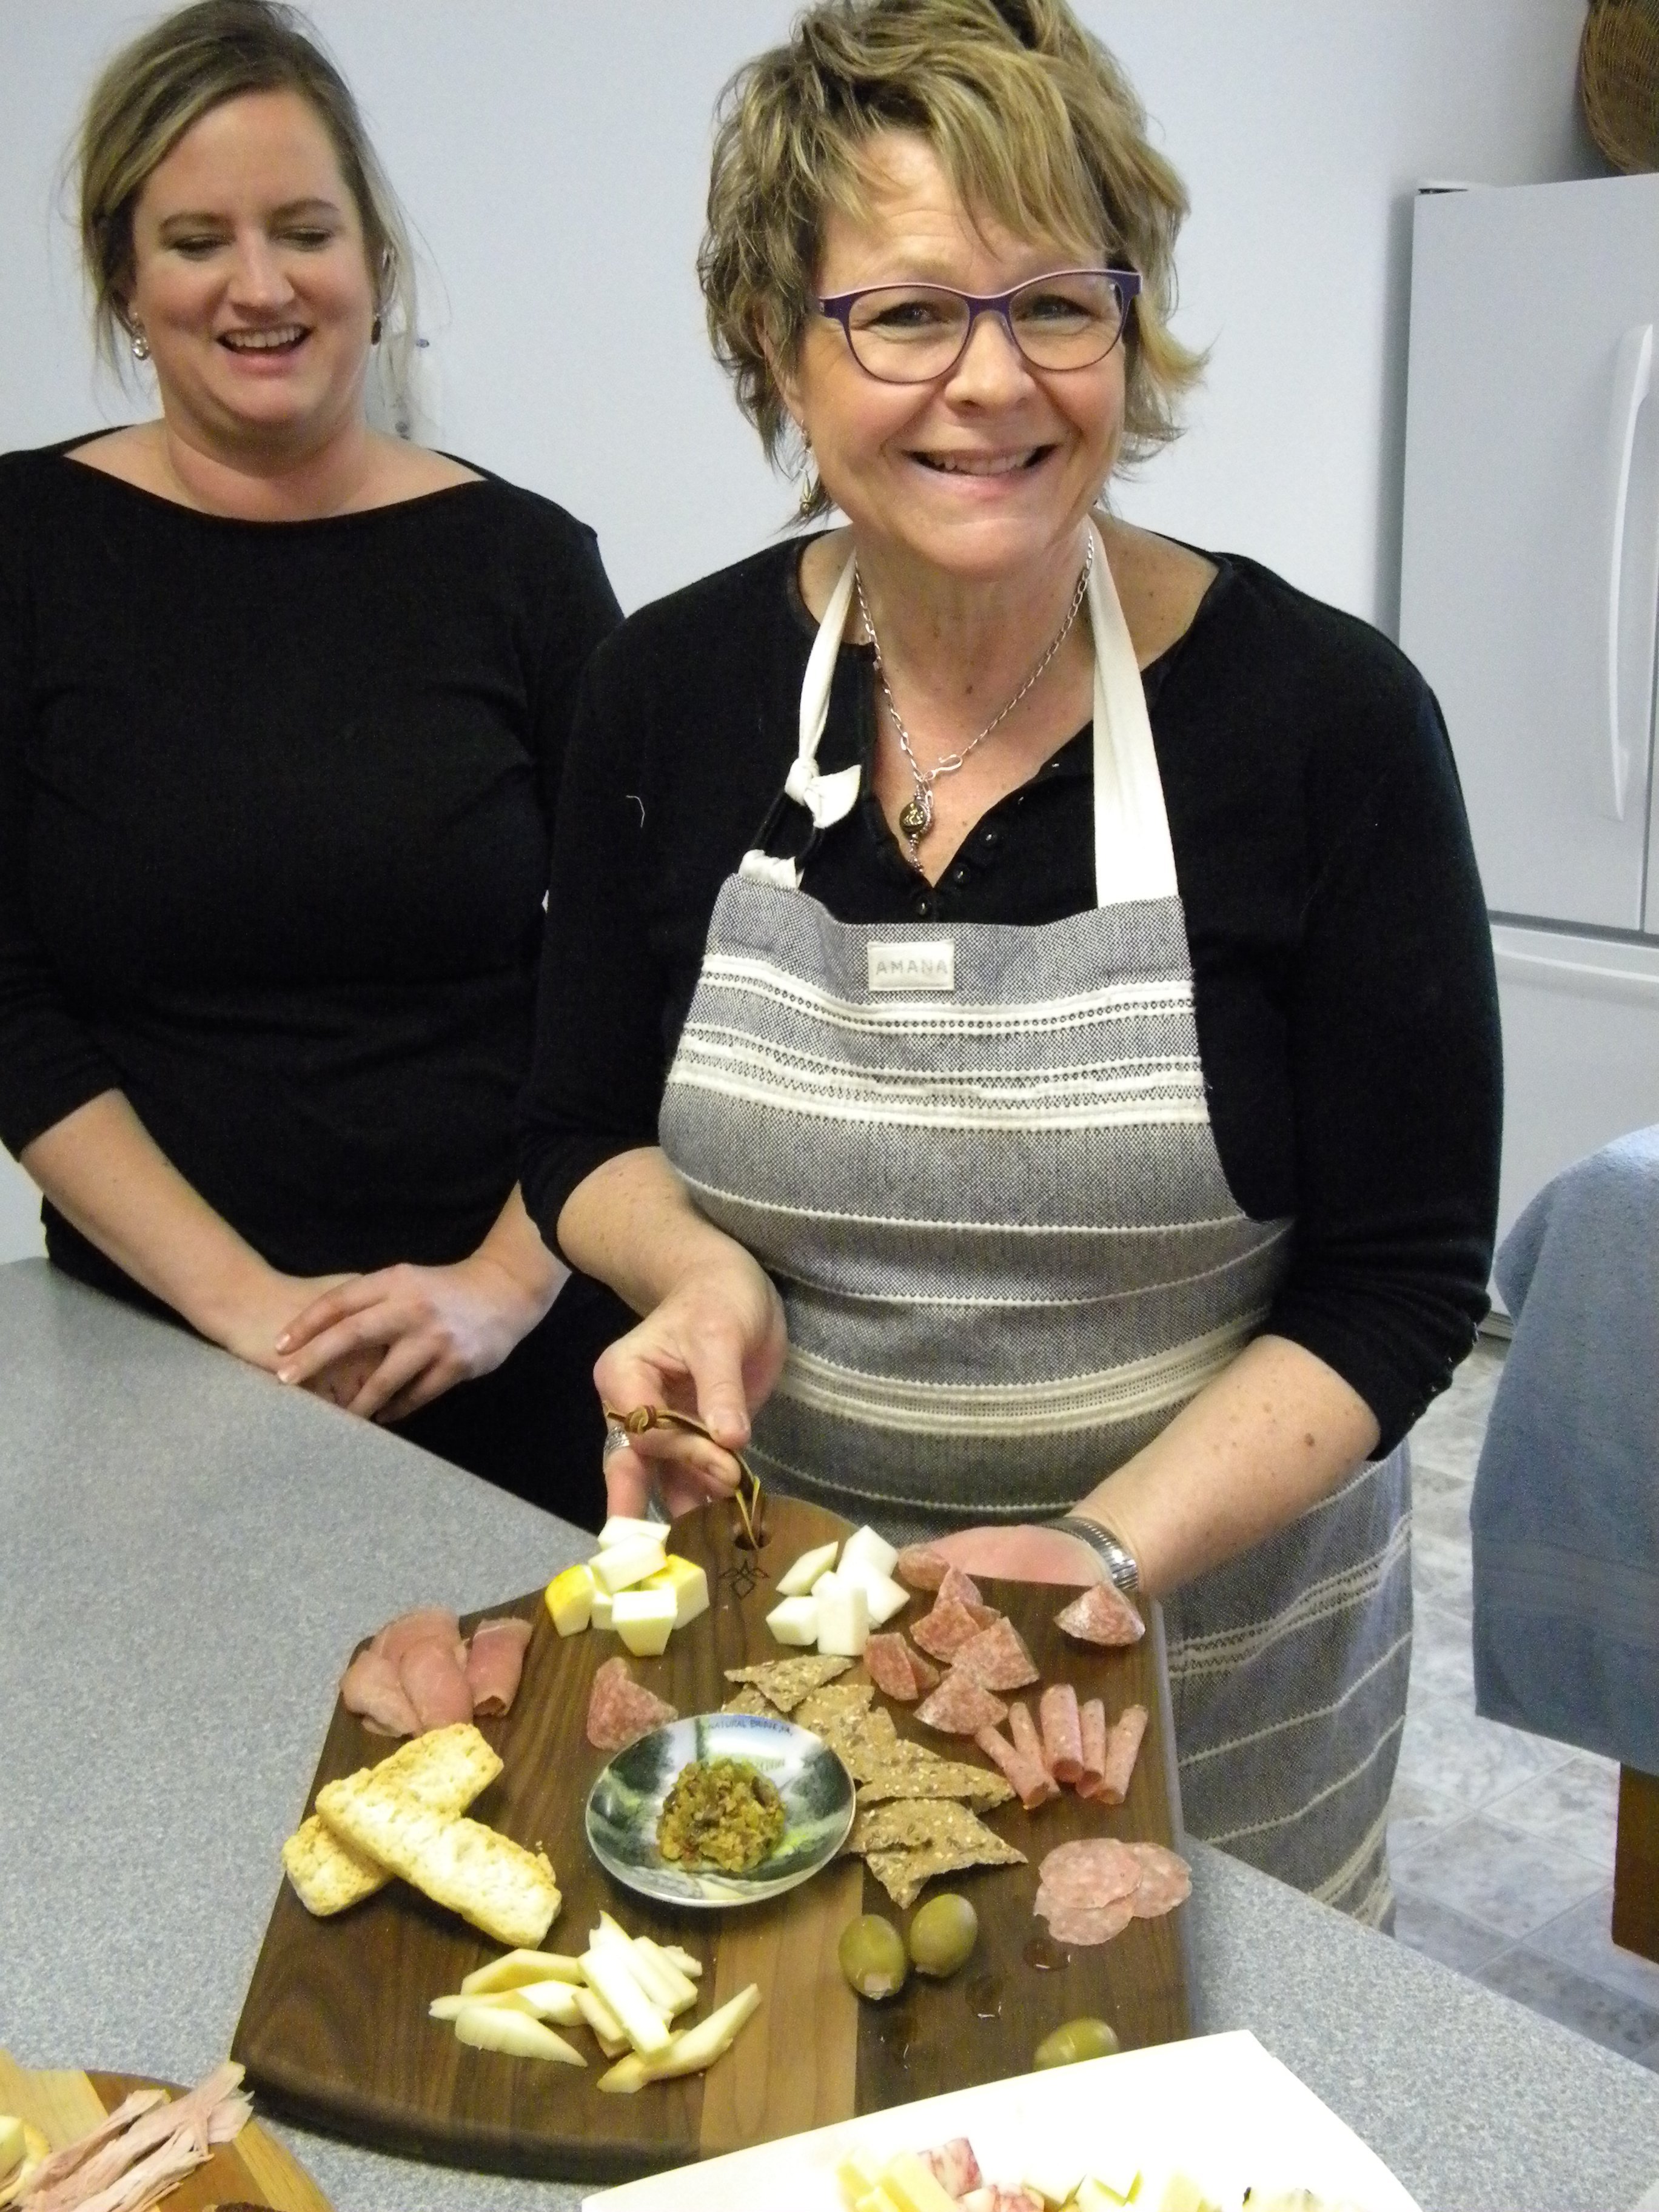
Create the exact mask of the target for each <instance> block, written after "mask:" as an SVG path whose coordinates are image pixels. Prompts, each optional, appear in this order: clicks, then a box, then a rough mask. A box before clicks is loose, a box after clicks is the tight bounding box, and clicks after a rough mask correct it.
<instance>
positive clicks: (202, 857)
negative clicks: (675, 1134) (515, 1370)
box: [0, 440, 620, 1295]
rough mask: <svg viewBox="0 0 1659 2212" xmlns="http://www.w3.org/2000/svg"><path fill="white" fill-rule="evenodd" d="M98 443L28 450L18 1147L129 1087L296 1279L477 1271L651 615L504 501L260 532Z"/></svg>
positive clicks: (12, 927)
mask: <svg viewBox="0 0 1659 2212" xmlns="http://www.w3.org/2000/svg"><path fill="white" fill-rule="evenodd" d="M82 442H84V441H78V440H77V441H71V445H73V444H79V443H82ZM69 451H70V447H52V448H49V449H46V450H45V451H41V452H36V453H13V454H10V455H8V456H7V457H5V458H4V459H0V1139H3V1141H4V1143H5V1144H6V1146H8V1148H9V1150H10V1151H12V1152H20V1151H21V1149H22V1148H23V1146H26V1145H27V1144H28V1143H29V1141H30V1140H31V1139H33V1138H34V1137H36V1136H38V1135H40V1133H42V1132H43V1131H45V1130H46V1129H49V1128H50V1127H52V1126H53V1124H54V1123H56V1122H58V1121H61V1120H62V1119H63V1118H64V1116H65V1115H68V1114H70V1113H71V1112H72V1111H73V1110H74V1109H76V1107H78V1106H81V1105H82V1104H84V1103H86V1102H87V1101H88V1099H90V1098H92V1097H96V1096H97V1095H98V1094H99V1093H100V1092H101V1091H108V1090H111V1089H115V1090H119V1091H124V1092H125V1094H126V1096H127V1097H128V1098H129V1099H130V1100H131V1103H132V1105H133V1107H134V1108H135V1109H136V1110H137V1114H138V1115H139V1118H140V1119H141V1120H142V1121H143V1123H144V1125H145V1127H147V1128H148V1129H149V1133H151V1135H152V1136H153V1137H154V1138H155V1140H156V1142H157V1143H158V1144H159V1145H160V1146H161V1150H162V1151H163V1152H165V1153H166V1154H167V1157H168V1158H170V1159H171V1160H172V1161H173V1164H174V1165H175V1166H176V1167H177V1168H179V1170H180V1171H181V1173H182V1174H183V1175H184V1176H185V1178H186V1180H187V1181H188V1182H191V1184H193V1185H194V1186H195V1188H197V1190H198V1191H199V1192H200V1193H201V1194H202V1195H203V1196H204V1198H205V1199H206V1200H208V1202H209V1203H210V1205H211V1206H215V1207H216V1209H217V1210H218V1211H219V1212H221V1213H222V1214H223V1215H224V1217H225V1218H227V1219H228V1221H229V1222H230V1223H231V1224H232V1225H233V1226H234V1227H235V1228H236V1229H237V1230H239V1231H240V1232H241V1234H242V1235H243V1236H245V1237H246V1238H247V1239H248V1240H249V1241H250V1242H251V1243H252V1244H253V1245H254V1247H255V1248H256V1249H258V1251H259V1252H260V1253H261V1254H262V1255H264V1257H265V1258H266V1259H268V1260H269V1261H271V1263H272V1264H273V1265H275V1266H276V1267H280V1268H283V1269H287V1270H290V1271H292V1272H294V1273H298V1274H313V1273H319V1272H323V1271H327V1270H333V1269H350V1268H372V1267H380V1266H382V1265H385V1264H387V1263H388V1262H390V1261H395V1260H411V1261H425V1262H428V1263H438V1262H442V1261H453V1260H456V1259H459V1258H460V1257H462V1256H463V1255H465V1253H467V1252H468V1251H471V1249H474V1248H475V1247H476V1246H477V1243H478V1242H479V1240H480V1239H481V1238H482V1237H483V1234H484V1233H485V1231H487V1230H488V1228H489V1224H490V1222H491V1221H492V1220H493V1219H494V1218H495V1215H496V1214H497V1213H498V1212H500V1210H501V1205H502V1203H503V1201H504V1200H505V1199H506V1197H507V1194H508V1192H509V1191H510V1190H511V1188H512V1187H513V1181H514V1177H515V1174H516V1168H517V1160H516V1142H515V1134H514V1113H515V1107H516V1103H517V1095H518V1091H519V1089H520V1085H521V1084H522V1082H523V1079H524V1076H525V1073H526V1068H527V1066H528V1063H529V1055H530V1046H531V1033H532V1018H533V1008H534V994H535V975H536V967H537V963H538V957H539V954H540V945H541V929H542V905H543V899H544V892H545V890H546V887H547V880H548V860H549V847H550V839H551V831H552V822H553V814H554V806H555V801H556V793H557V789H558V785H559V780H560V775H561V770H562V765H563V757H564V749H565V740H566V738H567V736H568V730H569V726H570V720H571V716H572V713H573V710H574V702H575V698H576V692H577V685H578V681H579V678H580V672H581V669H582V666H583V665H584V663H585V662H586V659H587V657H588V655H589V653H591V651H592V648H593V647H594V646H595V645H596V644H597V643H598V641H599V639H601V638H602V637H604V636H605V635H606V634H607V633H608V632H609V631H610V630H611V629H612V628H613V627H614V626H615V624H616V623H617V621H618V620H619V618H620V616H619V611H618V609H617V604H616V601H615V599H614V598H613V597H612V595H611V588H610V586H609V585H608V583H607V582H606V580H605V572H604V569H603V568H602V567H601V565H600V562H599V552H598V549H597V546H596V544H595V542H594V539H593V536H592V532H590V531H588V530H587V529H586V528H585V527H584V526H582V525H581V524H580V523H578V522H576V521H575V520H573V519H572V518H571V517H570V516H569V515H568V514H566V513H564V512H563V510H562V509H561V508H560V507H556V506H554V505H553V504H552V503H551V502H550V501H547V500H545V499H541V498H538V497H537V496H535V495H532V494H531V493H528V492H525V491H520V490H518V489H514V488H513V487H512V486H510V485H508V484H506V483H501V481H499V480H498V479H495V478H491V477H484V478H483V479H482V480H481V481H479V482H477V483H465V484H460V485H457V486H455V487H453V489H448V490H444V491H439V492H435V493H432V494H429V495H426V496H424V497H422V498H417V499H412V500H409V501H404V502H403V503H401V504H398V505H393V506H390V507H377V508H374V509H373V510H371V511H368V512H367V513H360V514H351V515H344V516H339V517H335V518H331V519H329V520H322V521H316V522H297V523H282V524H276V523H250V522H241V521H236V520H227V519H224V518H222V517H216V516H211V515H204V514H200V513H196V512H194V511H193V510H191V509H189V508H186V507H181V506H178V505H175V504H173V503H172V502H170V501H167V500H163V499H159V498H155V497H154V496H152V495H149V493H146V492H143V491H140V490H137V489H135V488H133V487H132V486H131V485H129V484H126V483H120V482H118V481H117V480H116V479H114V478H112V477H109V476H107V475H105V474H103V473H102V472H101V471H96V470H94V469H91V468H88V467H87V466H86V465H84V464H82V463H81V462H78V461H75V460H72V459H68V458H66V456H67V454H68V453H69ZM46 1222H47V1238H48V1249H50V1250H51V1251H52V1255H53V1257H54V1258H56V1259H58V1261H60V1262H61V1263H63V1264H64V1265H65V1266H66V1267H70V1269H71V1270H72V1271H73V1272H74V1273H77V1274H79V1275H81V1276H82V1278H83V1279H88V1280H90V1281H93V1282H94V1283H96V1284H98V1285H100V1286H101V1287H104V1288H106V1289H110V1290H113V1291H117V1292H118V1293H122V1294H126V1295H131V1292H132V1287H133V1286H132V1285H131V1284H130V1283H128V1282H127V1280H126V1279H125V1277H124V1276H122V1275H121V1274H120V1273H119V1271H118V1270H117V1269H116V1268H115V1267H113V1266H112V1263H111V1262H109V1261H107V1260H106V1259H105V1258H104V1257H103V1256H102V1255H100V1254H99V1253H98V1252H96V1251H95V1250H94V1248H93V1247H92V1246H91V1245H90V1244H88V1243H86V1242H85V1240H84V1239H82V1237H79V1236H78V1235H77V1234H76V1232H75V1231H73V1230H72V1229H71V1228H70V1226H69V1225H68V1224H67V1223H66V1222H64V1220H63V1219H62V1218H60V1217H58V1216H57V1215H56V1214H55V1213H54V1212H53V1211H52V1209H51V1208H50V1207H48V1208H47V1211H46Z"/></svg>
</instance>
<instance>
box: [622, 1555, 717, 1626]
mask: <svg viewBox="0 0 1659 2212" xmlns="http://www.w3.org/2000/svg"><path fill="white" fill-rule="evenodd" d="M639 1587H640V1588H641V1589H665V1590H671V1591H672V1592H673V1594H674V1626H675V1627H676V1628H684V1626H685V1624H686V1622H687V1621H688V1620H696V1617H697V1615H698V1614H699V1613H707V1612H708V1576H707V1575H706V1574H705V1573H704V1572H703V1571H702V1568H701V1567H700V1566H699V1565H697V1563H696V1560H695V1559H679V1558H677V1557H676V1556H675V1555H674V1554H672V1553H671V1554H670V1555H669V1557H668V1558H667V1559H665V1560H664V1561H663V1563H662V1565H661V1567H660V1568H659V1570H658V1571H657V1572H656V1573H655V1574H654V1575H647V1577H646V1578H645V1580H644V1581H643V1582H642V1583H641V1584H640V1585H639Z"/></svg>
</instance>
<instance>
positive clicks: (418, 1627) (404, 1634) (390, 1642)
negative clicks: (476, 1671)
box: [373, 1605, 464, 1667]
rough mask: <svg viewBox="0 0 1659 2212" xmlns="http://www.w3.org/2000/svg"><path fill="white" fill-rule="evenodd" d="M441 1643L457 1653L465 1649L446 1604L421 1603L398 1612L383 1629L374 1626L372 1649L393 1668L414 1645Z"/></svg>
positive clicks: (453, 1616) (459, 1625) (456, 1625)
mask: <svg viewBox="0 0 1659 2212" xmlns="http://www.w3.org/2000/svg"><path fill="white" fill-rule="evenodd" d="M443 1643H447V1644H449V1646H450V1648H451V1650H453V1651H454V1652H455V1653H456V1655H457V1656H459V1654H460V1653H461V1651H462V1650H463V1649H464V1646H463V1644H462V1643H461V1624H460V1622H459V1620H457V1619H456V1617H455V1615H454V1614H453V1613H451V1612H450V1611H449V1609H448V1607H446V1606H441V1605H421V1606H416V1607H415V1609H414V1610H413V1611H412V1612H410V1613H399V1614H398V1618H397V1619H396V1620H388V1621H387V1623H386V1626H385V1627H384V1628H380V1629H376V1631H375V1632H374V1647H373V1648H374V1650H376V1651H383V1652H384V1653H385V1654H386V1657H387V1658H388V1659H389V1660H391V1662H392V1665H393V1666H394V1667H396V1666H398V1665H399V1664H401V1662H402V1660H403V1656H404V1652H405V1651H410V1650H413V1649H414V1648H415V1646H416V1644H443Z"/></svg>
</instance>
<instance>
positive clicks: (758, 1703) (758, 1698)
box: [720, 1682, 783, 1721]
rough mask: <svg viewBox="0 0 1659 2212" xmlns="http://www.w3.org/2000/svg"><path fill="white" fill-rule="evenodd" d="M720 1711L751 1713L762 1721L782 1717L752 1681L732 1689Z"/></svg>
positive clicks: (778, 1719)
mask: <svg viewBox="0 0 1659 2212" xmlns="http://www.w3.org/2000/svg"><path fill="white" fill-rule="evenodd" d="M720 1711H722V1712H723V1713H753V1714H754V1715H755V1717H756V1718H757V1719H758V1720H763V1721H781V1719H782V1718H783V1715H782V1714H781V1712H780V1711H778V1709H777V1707H776V1706H775V1705H774V1704H773V1703H772V1700H771V1699H770V1698H763V1697H762V1695H761V1693H760V1692H759V1691H758V1690H757V1688H756V1687H755V1686H754V1684H753V1683H752V1682H745V1683H744V1686H743V1687H742V1689H740V1690H735V1691H733V1692H732V1695H731V1696H730V1697H729V1698H728V1699H726V1703H725V1704H724V1705H722V1706H721V1707H720Z"/></svg>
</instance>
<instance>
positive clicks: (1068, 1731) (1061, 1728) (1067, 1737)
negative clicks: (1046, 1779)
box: [1038, 1682, 1083, 1782]
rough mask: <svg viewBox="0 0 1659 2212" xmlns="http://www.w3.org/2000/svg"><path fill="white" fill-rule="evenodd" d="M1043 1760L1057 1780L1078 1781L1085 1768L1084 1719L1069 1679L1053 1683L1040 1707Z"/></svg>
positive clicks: (1045, 1693) (1043, 1696) (1046, 1691)
mask: <svg viewBox="0 0 1659 2212" xmlns="http://www.w3.org/2000/svg"><path fill="white" fill-rule="evenodd" d="M1038 1717H1039V1719H1040V1721H1041V1723H1042V1763H1043V1765H1045V1766H1046V1767H1047V1768H1048V1771H1049V1773H1050V1774H1052V1775H1053V1776H1054V1779H1055V1781H1056V1782H1075V1781H1076V1780H1077V1778H1078V1777H1079V1775H1080V1774H1081V1773H1082V1771H1083V1721H1082V1717H1081V1715H1080V1714H1079V1711H1078V1709H1077V1692H1076V1691H1075V1690H1074V1689H1073V1687H1072V1686H1071V1684H1070V1683H1069V1682H1051V1683H1050V1684H1049V1686H1048V1688H1047V1689H1046V1690H1045V1691H1044V1692H1043V1693H1042V1704H1041V1705H1040V1706H1039V1707H1038Z"/></svg>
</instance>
